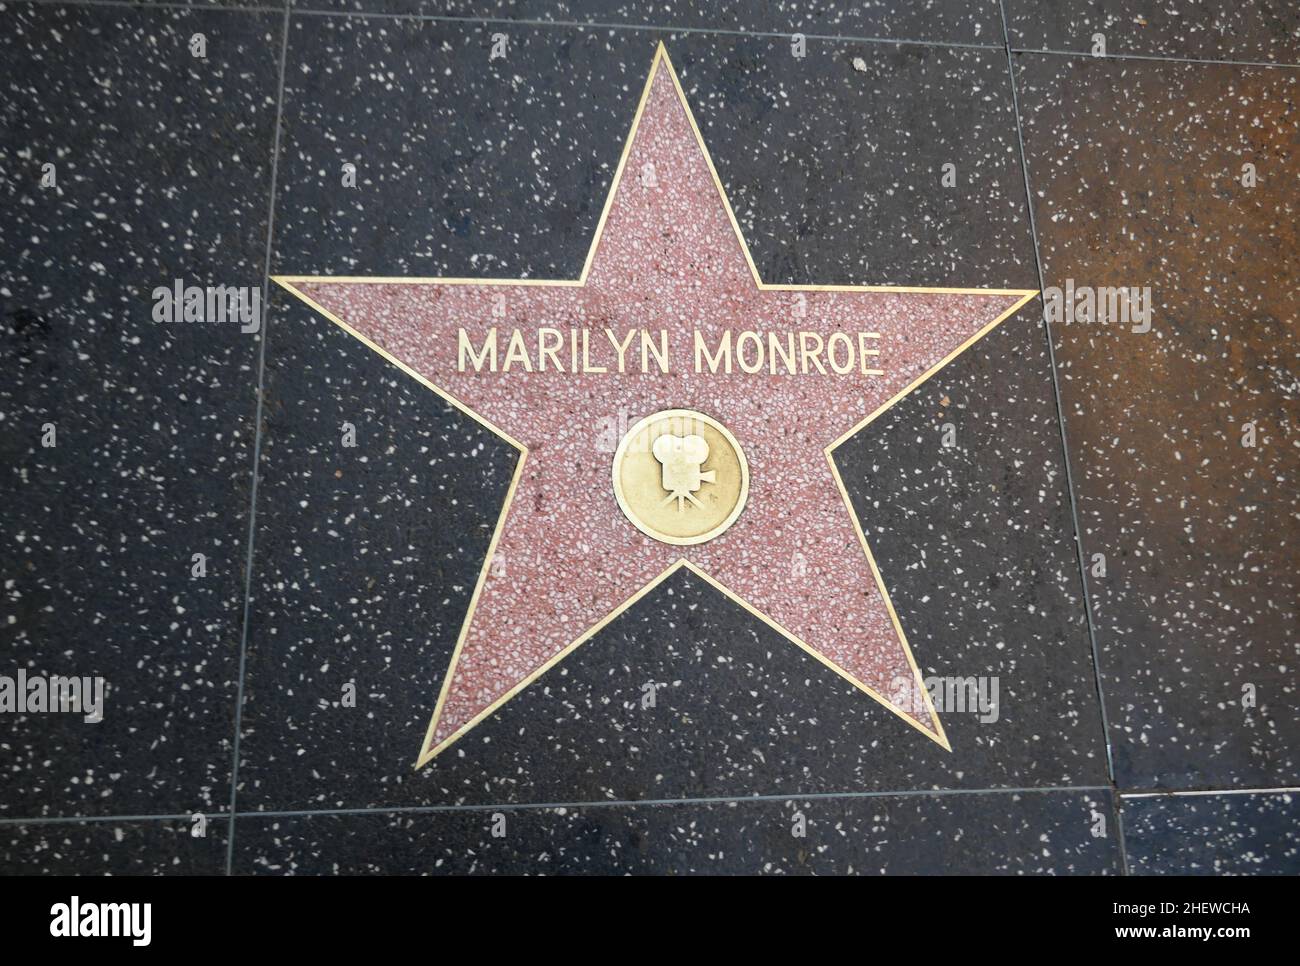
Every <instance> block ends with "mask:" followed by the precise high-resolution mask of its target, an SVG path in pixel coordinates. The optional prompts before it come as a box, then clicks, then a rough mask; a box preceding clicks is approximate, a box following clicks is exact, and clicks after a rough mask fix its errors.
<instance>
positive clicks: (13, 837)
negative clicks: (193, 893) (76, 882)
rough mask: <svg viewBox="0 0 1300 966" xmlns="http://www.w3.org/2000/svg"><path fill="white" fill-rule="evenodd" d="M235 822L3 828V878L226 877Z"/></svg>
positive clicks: (0, 860) (0, 829)
mask: <svg viewBox="0 0 1300 966" xmlns="http://www.w3.org/2000/svg"><path fill="white" fill-rule="evenodd" d="M229 827H230V820H229V818H228V817H225V818H209V819H208V821H207V824H206V826H205V827H202V832H203V834H202V835H195V834H193V833H194V831H195V830H196V829H200V828H201V826H199V825H198V824H196V823H194V822H191V821H189V820H182V819H123V820H120V821H119V820H110V821H102V822H50V823H39V824H31V825H3V826H0V875H75V876H97V875H150V876H152V875H222V874H224V873H225V870H226V842H227V837H226V835H227V831H228V830H229Z"/></svg>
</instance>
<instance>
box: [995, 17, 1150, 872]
mask: <svg viewBox="0 0 1300 966" xmlns="http://www.w3.org/2000/svg"><path fill="white" fill-rule="evenodd" d="M998 10H999V11H1000V12H1001V14H1002V34H1003V38H1004V39H1005V40H1006V54H1007V79H1008V80H1009V82H1010V84H1011V107H1012V110H1013V111H1014V112H1015V115H1016V141H1017V144H1018V145H1019V147H1020V169H1021V173H1022V174H1023V175H1024V179H1025V208H1026V210H1027V211H1028V213H1029V234H1030V237H1031V238H1032V239H1033V243H1034V266H1035V268H1036V269H1037V270H1038V287H1039V290H1040V292H1041V290H1042V289H1043V288H1044V287H1045V285H1046V283H1045V281H1044V278H1043V259H1042V255H1041V249H1040V247H1039V244H1038V226H1037V224H1036V222H1035V219H1034V195H1033V191H1032V190H1031V189H1030V187H1029V156H1028V155H1027V154H1026V153H1025V135H1024V130H1023V126H1022V123H1021V120H1020V95H1019V92H1018V91H1017V90H1016V67H1015V63H1014V61H1013V60H1012V51H1011V34H1010V30H1009V28H1008V26H1007V11H1006V5H1005V3H1004V2H1003V0H998ZM1043 333H1044V337H1045V339H1046V341H1047V359H1048V364H1049V366H1050V368H1051V372H1052V397H1053V400H1054V401H1055V403H1056V420H1057V424H1058V426H1059V427H1060V431H1061V460H1062V464H1063V466H1064V467H1065V494H1066V499H1067V500H1068V501H1069V504H1070V521H1071V525H1072V526H1073V528H1074V551H1075V557H1076V559H1077V561H1078V564H1079V587H1080V589H1081V590H1082V593H1083V613H1084V621H1085V623H1086V625H1087V629H1088V646H1089V649H1090V650H1091V652H1092V671H1093V684H1094V686H1095V688H1096V692H1097V708H1098V710H1099V711H1100V712H1101V731H1102V739H1103V742H1104V745H1105V748H1106V774H1107V775H1108V776H1109V778H1110V784H1111V790H1112V792H1113V793H1114V795H1113V797H1112V805H1113V808H1114V819H1115V833H1116V836H1117V837H1118V843H1119V852H1120V863H1121V866H1122V868H1123V870H1124V872H1125V874H1127V872H1128V855H1127V852H1126V850H1125V843H1124V826H1123V818H1122V817H1121V816H1120V810H1119V794H1118V793H1119V789H1118V787H1117V786H1116V784H1115V758H1114V754H1113V752H1112V750H1111V734H1110V718H1109V716H1108V715H1107V714H1106V695H1105V692H1104V690H1103V688H1102V683H1101V654H1100V652H1099V651H1098V648H1097V631H1096V627H1095V626H1094V625H1093V620H1092V595H1091V593H1090V592H1089V590H1088V571H1087V567H1086V566H1085V563H1084V557H1083V532H1082V530H1081V529H1080V527H1079V505H1078V500H1077V498H1076V495H1075V485H1074V473H1073V471H1072V469H1071V467H1070V445H1069V438H1068V436H1067V434H1066V429H1065V408H1064V406H1063V405H1062V403H1061V384H1060V380H1059V378H1058V375H1057V367H1056V350H1055V348H1054V346H1053V344H1052V326H1051V322H1049V321H1048V318H1047V309H1046V306H1045V305H1044V307H1043Z"/></svg>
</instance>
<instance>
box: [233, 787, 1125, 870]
mask: <svg viewBox="0 0 1300 966" xmlns="http://www.w3.org/2000/svg"><path fill="white" fill-rule="evenodd" d="M1108 797H1109V793H1107V792H1103V793H1087V792H1069V793H1065V792H1056V793H1024V794H1016V793H1012V792H999V793H995V794H986V795H945V796H934V795H919V796H903V797H894V796H887V797H872V798H833V799H813V800H799V799H791V800H788V801H779V800H763V801H744V802H719V803H710V804H673V805H638V806H625V805H623V806H620V805H611V806H583V807H580V808H555V809H551V808H547V809H503V810H499V811H494V810H491V809H485V810H474V811H456V812H433V813H423V814H415V815H411V814H405V815H392V814H387V815H386V814H383V813H372V814H368V815H358V814H352V815H331V816H310V817H300V816H289V817H286V816H265V817H263V816H246V817H241V818H239V819H237V823H238V833H237V835H236V855H235V868H234V871H235V872H236V874H263V875H265V874H271V875H286V874H298V875H373V874H377V873H386V874H390V875H391V874H399V875H437V874H448V873H459V874H516V875H518V874H537V875H584V874H585V875H620V874H633V873H636V874H653V875H702V874H732V875H736V874H747V875H759V874H762V875H815V874H821V875H832V874H834V875H1113V874H1115V873H1116V872H1117V871H1118V865H1119V859H1118V849H1117V847H1116V837H1115V835H1114V833H1113V830H1111V828H1110V827H1109V824H1108V823H1109V819H1106V823H1107V824H1106V827H1105V828H1104V829H1103V828H1102V825H1101V824H1099V819H1100V818H1102V817H1103V816H1108V815H1109V814H1110V808H1111V806H1110V803H1109V801H1108ZM1094 830H1096V831H1099V832H1100V831H1105V833H1106V834H1104V835H1094Z"/></svg>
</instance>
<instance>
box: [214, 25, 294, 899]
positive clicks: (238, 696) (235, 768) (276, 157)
mask: <svg viewBox="0 0 1300 966" xmlns="http://www.w3.org/2000/svg"><path fill="white" fill-rule="evenodd" d="M292 14H293V11H292V10H291V8H290V6H289V4H288V3H286V4H285V6H284V9H283V17H284V19H283V22H282V28H283V33H282V36H281V37H280V78H279V85H278V90H277V92H276V98H275V133H274V136H273V137H272V139H271V187H270V192H269V195H270V197H269V201H268V210H267V214H266V254H265V258H264V260H263V263H262V306H263V309H262V312H263V314H262V339H261V343H260V345H259V346H258V353H257V405H256V408H255V410H254V417H253V419H254V422H253V468H252V484H251V486H250V488H249V489H250V492H249V498H248V503H249V506H248V553H247V556H246V558H245V561H244V618H243V627H242V629H241V631H240V635H239V684H238V687H237V689H236V692H235V738H234V743H233V744H234V748H233V750H232V752H231V765H230V813H229V814H230V826H229V832H228V834H227V836H226V875H230V874H231V868H232V866H233V864H234V860H235V808H236V799H237V797H238V792H239V736H240V731H241V729H242V727H243V716H244V673H245V670H246V668H247V664H248V625H249V620H250V618H251V615H252V596H253V552H254V549H255V545H256V540H257V483H258V480H259V478H260V475H261V474H260V469H261V460H262V402H263V394H264V389H265V385H266V382H265V377H266V341H267V336H268V334H269V329H270V320H271V311H270V295H269V289H270V285H271V246H272V241H273V239H274V237H275V192H276V186H277V178H278V176H279V165H280V133H281V132H280V126H281V123H282V120H283V115H284V75H285V65H286V62H287V61H288V57H289V26H290V23H289V22H290V18H291V17H292Z"/></svg>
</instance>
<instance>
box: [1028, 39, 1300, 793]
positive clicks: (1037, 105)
mask: <svg viewBox="0 0 1300 966" xmlns="http://www.w3.org/2000/svg"><path fill="white" fill-rule="evenodd" d="M1017 77H1018V84H1019V86H1020V105H1021V112H1022V116H1023V119H1024V133H1025V147H1026V150H1027V152H1028V158H1029V173H1030V180H1031V184H1032V186H1033V190H1034V200H1035V213H1036V223H1037V225H1038V236H1039V243H1040V246H1041V249H1042V257H1043V269H1044V275H1045V282H1046V285H1047V286H1049V287H1052V286H1055V287H1058V288H1062V289H1063V288H1064V287H1065V285H1066V283H1067V280H1070V279H1072V280H1073V281H1074V283H1075V284H1076V285H1090V286H1094V287H1101V286H1149V287H1150V288H1151V291H1152V300H1153V304H1154V308H1153V316H1152V320H1151V331H1150V332H1147V333H1145V334H1143V333H1137V332H1134V331H1133V330H1132V326H1131V325H1130V326H1129V327H1128V328H1125V327H1123V326H1122V325H1121V324H1120V323H1118V322H1116V323H1113V324H1108V325H1103V324H1100V323H1096V322H1094V323H1092V324H1088V323H1085V322H1074V323H1072V324H1068V325H1060V326H1057V327H1056V329H1055V331H1054V337H1055V339H1056V357H1057V364H1058V368H1059V372H1060V385H1061V396H1062V402H1063V406H1064V414H1065V425H1066V429H1067V431H1068V434H1069V443H1070V451H1071V458H1072V463H1073V468H1074V481H1075V486H1076V498H1077V500H1078V507H1079V519H1080V525H1081V527H1082V530H1083V549H1084V552H1085V556H1086V559H1087V560H1088V562H1089V567H1090V569H1091V567H1092V566H1093V563H1092V561H1093V559H1094V558H1093V555H1094V554H1103V555H1105V557H1106V571H1107V573H1106V576H1105V577H1104V578H1103V577H1094V578H1090V581H1089V586H1090V588H1091V591H1092V598H1093V604H1094V617H1095V620H1096V629H1097V643H1098V647H1099V649H1100V652H1101V670H1102V680H1103V687H1104V691H1105V695H1106V699H1107V710H1108V713H1109V718H1110V723H1111V740H1112V742H1113V748H1114V756H1115V769H1116V779H1117V781H1118V782H1119V785H1120V788H1121V789H1146V788H1205V787H1219V788H1231V787H1234V786H1235V787H1246V788H1251V787H1270V786H1277V785H1294V784H1295V783H1296V781H1297V779H1298V778H1300V771H1298V770H1297V769H1298V768H1300V759H1297V755H1296V749H1297V747H1300V724H1297V716H1296V713H1295V711H1296V706H1297V696H1298V694H1300V692H1298V691H1297V686H1296V674H1295V671H1296V663H1297V644H1298V641H1300V638H1297V627H1300V578H1298V577H1297V574H1298V573H1300V571H1298V570H1297V567H1296V565H1295V564H1296V553H1297V546H1300V503H1298V502H1297V489H1296V479H1297V476H1298V475H1300V450H1298V449H1297V442H1298V440H1300V436H1298V435H1297V419H1298V417H1300V390H1298V389H1297V382H1296V374H1297V372H1300V366H1298V364H1297V363H1298V362H1300V355H1298V351H1297V342H1296V316H1295V307H1296V304H1297V302H1296V294H1297V282H1296V279H1297V274H1298V270H1300V257H1298V256H1297V251H1298V250H1300V249H1298V248H1297V245H1296V230H1295V225H1296V214H1297V198H1298V197H1300V195H1297V193H1296V190H1295V188H1296V183H1297V180H1298V179H1300V133H1298V131H1300V128H1298V126H1297V125H1298V123H1300V114H1298V113H1297V108H1296V98H1297V94H1300V72H1297V71H1293V70H1279V69H1271V68H1242V67H1224V66H1212V65H1189V64H1179V63H1163V64H1162V63H1154V62H1146V61H1143V62H1119V61H1097V60H1092V59H1074V60H1070V59H1062V58H1057V57H1041V56H1035V55H1024V56H1022V57H1018V58H1017ZM1246 163H1251V164H1253V165H1255V167H1256V171H1257V173H1258V174H1259V175H1260V178H1259V181H1258V183H1257V185H1256V186H1255V187H1245V186H1243V185H1242V183H1241V177H1242V171H1243V168H1242V166H1243V164H1246ZM1247 424H1254V427H1255V430H1254V433H1255V445H1254V446H1247V445H1244V441H1246V440H1247V438H1248V433H1249V432H1250V431H1249V430H1248V429H1247Z"/></svg>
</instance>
